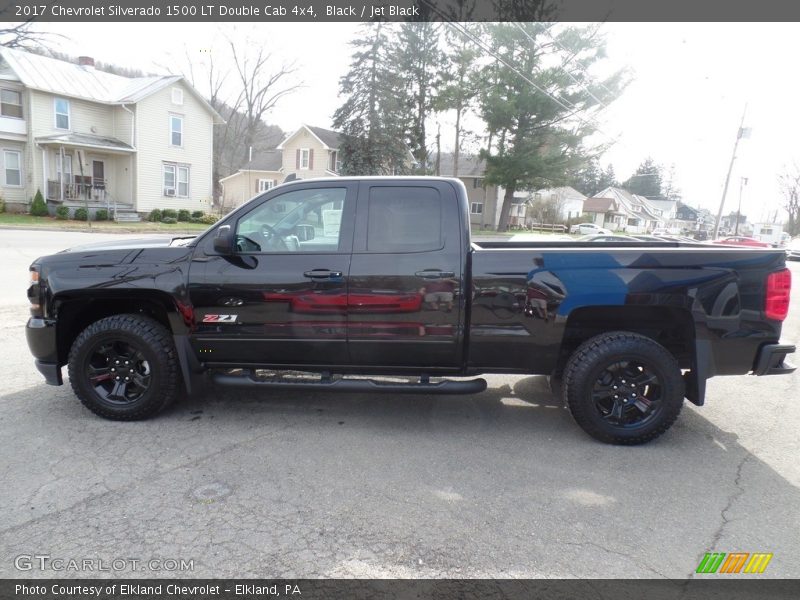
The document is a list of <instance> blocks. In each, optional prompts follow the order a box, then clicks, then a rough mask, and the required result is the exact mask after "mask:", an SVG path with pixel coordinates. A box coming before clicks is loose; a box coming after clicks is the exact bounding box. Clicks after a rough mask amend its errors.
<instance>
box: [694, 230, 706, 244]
mask: <svg viewBox="0 0 800 600" xmlns="http://www.w3.org/2000/svg"><path fill="white" fill-rule="evenodd" d="M692 237H693V238H694V239H695V240H697V241H698V242H705V241H706V240H707V239H708V232H707V231H706V230H705V229H698V230H697V231H695V232H694V233H692Z"/></svg>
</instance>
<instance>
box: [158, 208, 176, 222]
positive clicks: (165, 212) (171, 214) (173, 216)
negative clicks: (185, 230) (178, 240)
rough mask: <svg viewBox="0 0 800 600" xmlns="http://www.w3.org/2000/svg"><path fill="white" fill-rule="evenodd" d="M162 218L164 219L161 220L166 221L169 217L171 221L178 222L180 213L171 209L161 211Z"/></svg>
mask: <svg viewBox="0 0 800 600" xmlns="http://www.w3.org/2000/svg"><path fill="white" fill-rule="evenodd" d="M161 217H162V219H161V220H162V221H163V220H164V219H163V217H169V218H170V219H175V220H176V221H177V220H178V212H177V211H176V210H173V209H171V208H165V209H164V210H162V211H161Z"/></svg>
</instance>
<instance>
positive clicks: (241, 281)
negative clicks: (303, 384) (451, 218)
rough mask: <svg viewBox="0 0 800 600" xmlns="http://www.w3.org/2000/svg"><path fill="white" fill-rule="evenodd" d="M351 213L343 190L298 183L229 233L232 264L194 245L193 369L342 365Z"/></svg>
mask: <svg viewBox="0 0 800 600" xmlns="http://www.w3.org/2000/svg"><path fill="white" fill-rule="evenodd" d="M354 210H355V186H354V185H353V184H351V183H343V184H341V185H339V184H331V183H330V182H328V183H326V184H313V183H304V184H302V185H301V186H291V187H290V188H289V191H284V190H280V189H277V190H275V191H270V192H268V193H266V194H265V195H264V200H263V201H261V202H259V201H254V208H253V209H251V210H250V211H248V212H247V213H246V214H243V215H242V216H241V217H240V218H238V219H237V220H236V222H235V223H231V227H232V230H233V231H235V232H236V239H237V242H238V251H237V253H236V254H235V255H233V256H220V255H218V254H217V253H215V252H214V251H213V249H212V248H213V240H210V239H209V240H204V242H205V243H204V246H203V251H202V252H198V257H199V260H196V262H195V264H194V265H193V267H192V270H191V273H190V296H191V299H192V304H193V307H194V315H195V323H196V327H195V331H194V335H193V339H192V343H193V346H194V348H195V351H196V352H197V355H198V357H199V358H200V360H203V361H206V362H236V363H258V364H276V365H281V364H295V365H316V364H331V362H332V361H335V362H336V363H337V364H343V365H346V364H348V363H349V356H348V351H347V332H346V328H347V286H348V283H347V277H348V272H349V268H350V251H351V248H352V238H353V218H354V217H353V214H354Z"/></svg>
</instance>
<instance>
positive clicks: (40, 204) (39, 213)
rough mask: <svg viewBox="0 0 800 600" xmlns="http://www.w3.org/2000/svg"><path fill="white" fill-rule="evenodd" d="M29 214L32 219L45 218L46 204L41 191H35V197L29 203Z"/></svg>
mask: <svg viewBox="0 0 800 600" xmlns="http://www.w3.org/2000/svg"><path fill="white" fill-rule="evenodd" d="M31 214H32V215H33V216H34V217H46V216H47V204H46V203H45V201H44V196H42V192H41V190H36V195H35V196H34V197H33V202H31Z"/></svg>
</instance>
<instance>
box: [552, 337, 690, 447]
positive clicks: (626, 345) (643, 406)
mask: <svg viewBox="0 0 800 600" xmlns="http://www.w3.org/2000/svg"><path fill="white" fill-rule="evenodd" d="M563 393H564V399H565V401H566V403H567V406H568V407H569V410H570V412H571V413H572V416H573V418H574V419H575V421H576V422H577V423H578V425H580V426H581V428H583V430H584V431H585V432H586V433H588V434H589V435H591V436H592V437H593V438H595V439H598V440H600V441H601V442H605V443H607V444H621V445H634V444H644V443H645V442H649V441H650V440H652V439H655V438H657V437H658V436H660V435H661V434H662V433H664V432H665V431H666V430H667V429H669V428H670V427H671V426H672V424H673V423H674V422H675V419H677V418H678V414H679V413H680V411H681V407H682V406H683V396H684V387H683V378H682V376H681V370H680V366H679V365H678V362H677V361H676V360H675V357H674V356H672V354H671V353H670V352H669V351H668V350H667V349H666V348H664V347H663V346H661V345H660V344H658V343H657V342H655V341H654V340H652V339H650V338H648V337H645V336H643V335H639V334H637V333H630V332H626V331H616V332H610V333H604V334H601V335H598V336H595V337H593V338H591V339H590V340H588V341H586V342H584V343H583V344H582V345H581V346H580V347H579V348H578V349H577V350H576V351H575V352H574V353H573V354H572V356H571V357H570V358H569V360H568V361H567V365H566V367H565V368H564V390H563Z"/></svg>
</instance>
